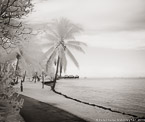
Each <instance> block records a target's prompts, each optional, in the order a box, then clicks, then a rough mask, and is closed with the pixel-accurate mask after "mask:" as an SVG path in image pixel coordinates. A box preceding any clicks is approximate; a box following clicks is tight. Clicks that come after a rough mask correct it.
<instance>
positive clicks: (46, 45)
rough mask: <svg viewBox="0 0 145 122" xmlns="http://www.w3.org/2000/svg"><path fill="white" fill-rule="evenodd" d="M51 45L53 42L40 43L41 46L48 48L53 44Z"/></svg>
mask: <svg viewBox="0 0 145 122" xmlns="http://www.w3.org/2000/svg"><path fill="white" fill-rule="evenodd" d="M53 45H54V42H50V43H44V44H42V47H47V48H49V47H51V46H53Z"/></svg>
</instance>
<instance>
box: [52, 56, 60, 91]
mask: <svg viewBox="0 0 145 122" xmlns="http://www.w3.org/2000/svg"><path fill="white" fill-rule="evenodd" d="M58 68H59V57H58V59H57V65H56V73H55V77H54V83H53V86H52V87H51V89H52V90H53V91H55V85H56V80H57V74H58Z"/></svg>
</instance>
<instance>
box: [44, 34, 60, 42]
mask: <svg viewBox="0 0 145 122" xmlns="http://www.w3.org/2000/svg"><path fill="white" fill-rule="evenodd" d="M45 38H47V39H48V40H49V41H57V40H58V39H59V38H58V36H56V35H55V34H53V33H47V34H46V36H45Z"/></svg>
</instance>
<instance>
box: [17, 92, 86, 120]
mask: <svg viewBox="0 0 145 122" xmlns="http://www.w3.org/2000/svg"><path fill="white" fill-rule="evenodd" d="M20 97H22V98H23V99H24V105H23V108H22V109H21V111H20V114H21V116H22V117H23V118H24V120H25V121H26V122H87V121H85V120H83V119H81V118H79V117H77V116H75V115H73V114H71V113H69V112H66V111H64V110H62V109H59V108H57V107H54V106H52V105H49V104H47V103H43V102H40V101H38V100H35V99H33V98H30V97H27V96H24V95H20Z"/></svg>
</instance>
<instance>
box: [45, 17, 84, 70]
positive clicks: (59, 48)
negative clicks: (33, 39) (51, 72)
mask: <svg viewBox="0 0 145 122" xmlns="http://www.w3.org/2000/svg"><path fill="white" fill-rule="evenodd" d="M81 31H82V29H81V28H80V27H79V26H78V25H75V24H73V23H71V22H70V21H69V20H67V19H65V18H62V19H60V20H54V21H52V22H51V23H49V24H48V26H47V32H46V38H47V39H48V40H49V42H48V43H47V44H45V46H47V47H49V49H48V50H47V52H46V53H45V55H46V56H49V58H48V60H47V64H46V70H48V66H49V64H51V63H52V62H54V61H56V58H57V57H59V66H60V68H62V69H64V71H66V66H67V58H66V54H67V55H68V56H69V57H70V59H71V60H72V61H73V63H74V64H75V65H76V66H77V67H79V64H78V62H77V60H76V59H75V57H74V55H73V54H72V53H71V51H70V49H71V48H72V49H75V50H78V51H81V52H83V53H84V50H83V49H82V47H81V46H82V45H86V44H85V43H83V42H80V41H75V38H74V36H75V34H76V33H79V32H81Z"/></svg>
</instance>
